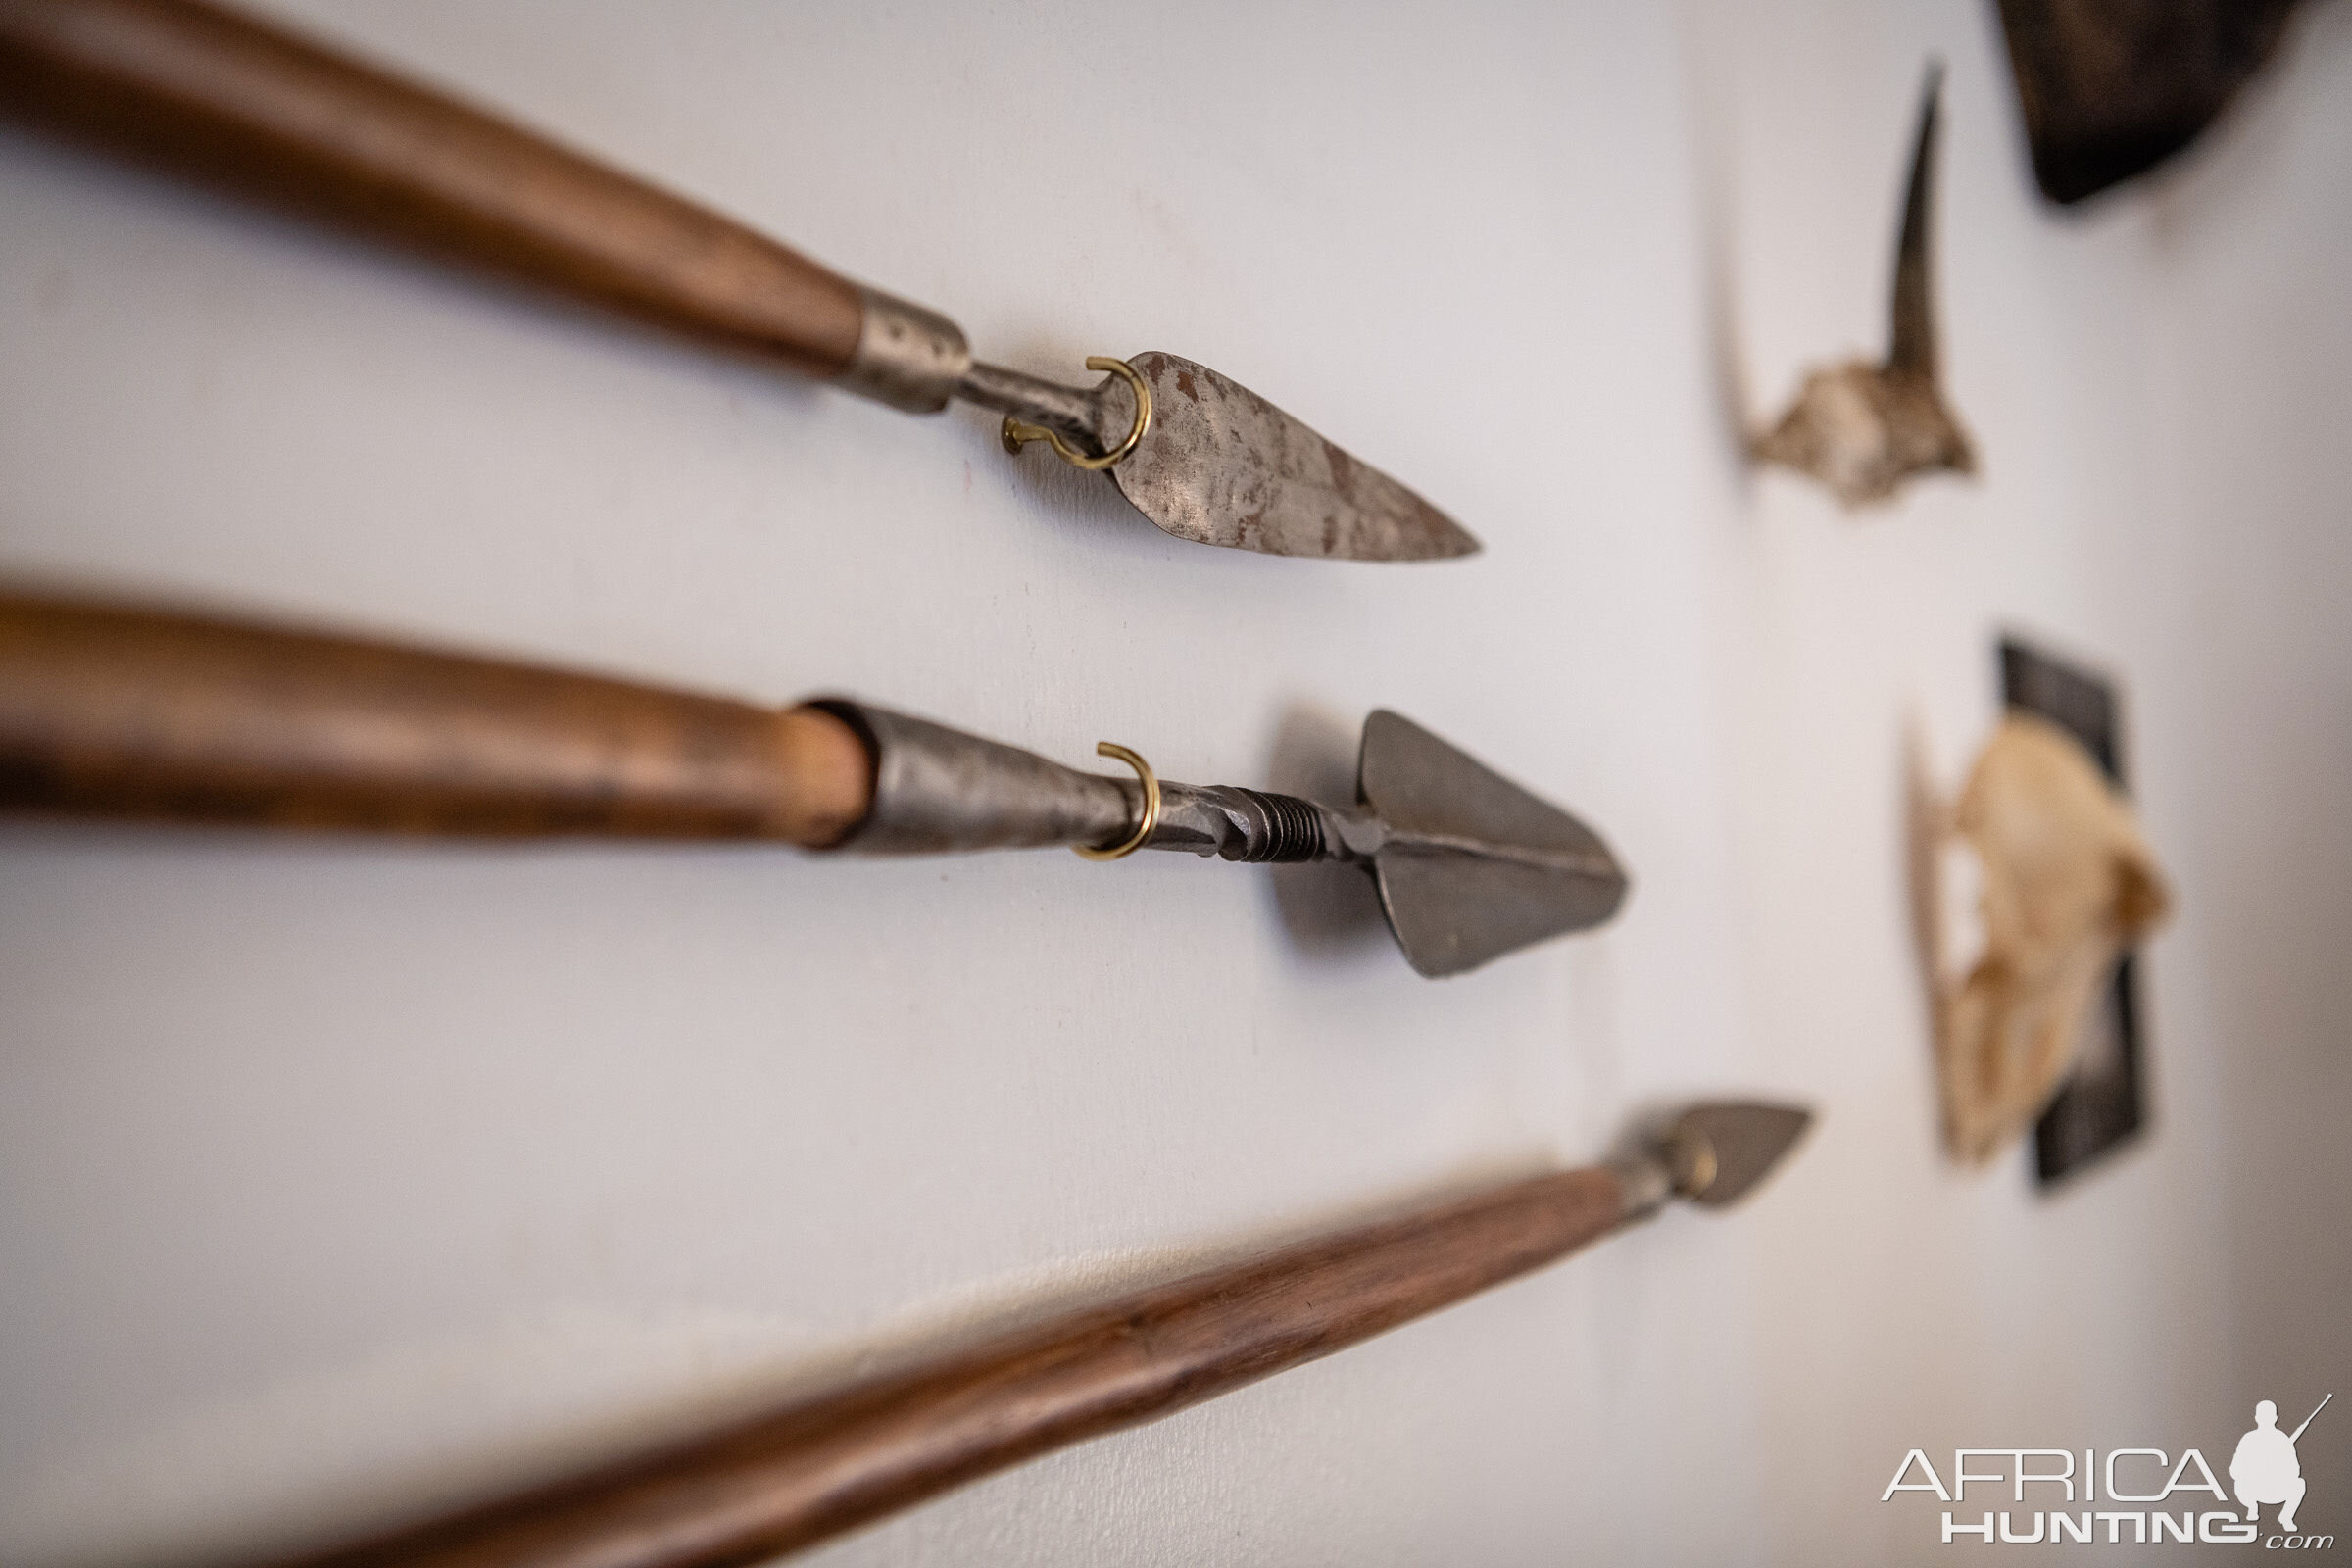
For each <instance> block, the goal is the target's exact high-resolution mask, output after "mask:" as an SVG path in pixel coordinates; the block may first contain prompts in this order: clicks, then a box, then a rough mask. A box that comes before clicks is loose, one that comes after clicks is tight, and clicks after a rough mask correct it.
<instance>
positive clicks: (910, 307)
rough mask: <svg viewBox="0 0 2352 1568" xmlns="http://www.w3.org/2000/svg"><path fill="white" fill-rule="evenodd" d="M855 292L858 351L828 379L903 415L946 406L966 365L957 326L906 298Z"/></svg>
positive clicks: (968, 353) (967, 354)
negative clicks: (859, 305) (859, 312)
mask: <svg viewBox="0 0 2352 1568" xmlns="http://www.w3.org/2000/svg"><path fill="white" fill-rule="evenodd" d="M858 293H859V295H860V296H861V297H862V298H863V300H864V302H865V316H864V319H863V320H862V321H860V322H859V324H858V352H857V353H855V354H853V355H852V356H850V363H849V367H848V368H846V369H844V370H843V371H842V372H841V373H840V374H839V375H837V376H835V377H834V378H833V380H834V384H836V385H837V386H842V387H846V388H848V389H849V390H850V391H852V392H856V393H858V395H860V396H861V397H869V398H872V399H874V400H875V401H876V402H877V403H887V404H889V405H890V406H891V407H892V408H894V409H905V410H906V411H907V413H909V414H937V413H938V412H939V411H940V410H942V409H944V408H946V407H947V406H948V400H949V399H950V398H953V397H954V396H955V395H956V388H957V387H958V386H960V385H962V383H963V378H964V374H965V372H967V371H969V370H970V369H971V368H972V350H971V345H969V344H968V343H966V342H964V340H963V328H961V327H959V326H957V325H956V323H955V322H954V321H951V320H949V319H947V318H946V317H944V316H942V315H940V314H939V313H938V312H937V311H933V310H927V309H925V308H924V307H922V306H920V305H916V304H914V303H912V302H911V301H907V300H903V299H898V298H896V297H894V296H892V295H889V294H884V293H882V292H880V291H879V290H876V289H870V288H860V289H859V290H858Z"/></svg>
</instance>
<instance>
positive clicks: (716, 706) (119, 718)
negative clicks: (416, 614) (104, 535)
mask: <svg viewBox="0 0 2352 1568" xmlns="http://www.w3.org/2000/svg"><path fill="white" fill-rule="evenodd" d="M871 787H872V779H871V764H870V762H869V760H868V759H867V757H866V752H865V746H864V743H863V742H862V741H860V740H859V739H858V735H857V734H856V732H854V731H853V730H852V729H851V728H850V727H849V726H848V725H847V724H845V723H843V722H842V721H841V720H840V719H838V718H835V717H834V716H833V715H832V714H830V713H826V712H823V711H818V710H816V709H810V708H795V709H788V710H785V711H774V710H771V709H763V708H757V707H754V706H752V705H751V704H748V703H738V702H729V701H726V700H724V699H720V698H713V697H705V696H697V695H693V694H690V693H685V692H676V691H664V690H662V689H660V688H657V687H651V686H641V685H636V684H633V683H630V682H627V681H619V680H610V679H605V678H603V677H600V676H594V675H581V674H573V673H568V672H564V671H559V670H551V669H541V668H535V667H532V666H530V665H524V664H512V663H504V662H492V661H488V660H480V659H466V658H461V657H457V656H454V655H448V654H435V653H425V652H419V651H417V650H415V649H407V648H398V647H393V646H390V645H386V644H380V643H370V642H364V641H358V640H354V639H351V638H343V637H326V636H319V635H313V634H309V633H301V632H291V631H279V630H270V629H265V628H257V627H251V626H240V625H232V624H227V623H223V622H219V621H210V620H200V619H195V618H191V617H188V616H183V615H172V614H162V613H153V612H148V611H136V610H122V609H110V608H100V607H92V606H87V605H75V604H67V603H60V602H51V601H43V600H37V599H26V598H8V597H0V809H16V810H32V811H47V812H62V813H71V814H75V815H97V816H128V817H148V818H163V819H172V820H193V821H213V822H245V823H254V824H271V825H282V826H297V827H318V828H343V829H366V830H372V831H392V832H415V833H474V834H492V835H528V834H556V833H594V834H620V835H630V836H650V837H668V838H758V839H781V840H785V841H787V842H789V843H793V844H799V845H803V846H805V847H808V848H811V849H815V848H822V847H823V846H826V845H829V844H832V843H835V842H837V841H838V840H839V839H840V838H841V837H842V836H843V835H844V834H846V833H847V832H848V831H849V830H850V829H851V828H852V827H854V826H855V825H856V824H857V823H858V820H859V819H860V818H861V817H863V816H864V814H865V810H866V804H867V800H868V796H869V792H870V790H871Z"/></svg>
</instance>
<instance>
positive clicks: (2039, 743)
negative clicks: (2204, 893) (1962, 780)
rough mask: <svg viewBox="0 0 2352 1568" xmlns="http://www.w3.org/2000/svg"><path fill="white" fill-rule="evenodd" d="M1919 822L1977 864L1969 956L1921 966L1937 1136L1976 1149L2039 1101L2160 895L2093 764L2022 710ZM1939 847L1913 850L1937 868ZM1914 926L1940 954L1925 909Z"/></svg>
mask: <svg viewBox="0 0 2352 1568" xmlns="http://www.w3.org/2000/svg"><path fill="white" fill-rule="evenodd" d="M1932 833H1933V835H1934V837H1935V838H1936V846H1935V847H1938V848H1944V849H1949V848H1951V847H1953V846H1954V845H1957V846H1959V847H1961V848H1963V849H1964V850H1965V851H1967V852H1969V853H1970V855H1971V856H1972V857H1973V858H1974V860H1975V862H1976V865H1977V868H1978V870H1979V872H1980V875H1981V878H1982V899H1981V904H1980V908H1981V913H1982V919H1983V927H1984V945H1983V949H1982V952H1981V954H1980V955H1979V956H1977V957H1976V958H1975V961H1974V962H1973V963H1972V964H1969V965H1967V966H1966V972H1965V973H1964V974H1963V973H1960V972H1958V968H1957V966H1947V962H1944V961H1939V962H1937V963H1936V965H1935V967H1934V970H1933V974H1934V978H1933V986H1934V990H1935V998H1934V1002H1935V1032H1936V1058H1937V1078H1938V1081H1939V1083H1940V1086H1941V1092H1942V1100H1943V1125H1944V1137H1945V1141H1946V1142H1947V1144H1948V1145H1949V1147H1950V1149H1951V1152H1952V1153H1953V1155H1954V1156H1955V1157H1957V1158H1959V1159H1962V1160H1966V1161H1969V1162H1971V1163H1982V1162H1983V1161H1985V1160H1986V1159H1988V1158H1990V1157H1991V1156H1992V1155H1993V1154H1994V1153H1996V1152H1999V1151H2000V1150H2002V1149H2004V1148H2006V1147H2007V1146H2008V1145H2009V1144H2010V1142H2011V1141H2012V1140H2014V1139H2015V1138H2017V1137H2018V1136H2019V1135H2020V1134H2021V1133H2023V1132H2024V1131H2025V1129H2026V1128H2027V1127H2028V1126H2029V1125H2031V1124H2032V1122H2033V1121H2034V1118H2035V1117H2036V1116H2038V1115H2040V1114H2041V1112H2042V1111H2043V1110H2044V1109H2045V1108H2047V1106H2048V1104H2049V1103H2050V1100H2051V1097H2052V1096H2054V1095H2055V1094H2056V1093H2057V1092H2058V1089H2059V1087H2060V1086H2061V1085H2062V1084H2063V1083H2064V1082H2065V1079H2066V1077H2067V1074H2068V1072H2069V1071H2070V1070H2071V1069H2072V1068H2073V1067H2074V1065H2075V1061H2076V1055H2077V1051H2078V1046H2079V1043H2080V1042H2081V1040H2082V1037H2083V1025H2084V1023H2085V1020H2086V1018H2087V1017H2088V1014H2089V1012H2090V1009H2091V1006H2092V1005H2093V1004H2094V1003H2095V1002H2096V1000H2097V998H2098V996H2099V992H2100V989H2101V987H2102V986H2103V985H2104V984H2105V982H2106V980H2107V976H2108V974H2109V972H2110V971H2111V970H2112V969H2113V967H2114V965H2115V961H2116V959H2117V958H2118V957H2119V956H2121V955H2122V954H2123V952H2124V951H2125V950H2126V949H2127V948H2129V947H2131V946H2132V945H2133V944H2134V943H2136V942H2137V941H2138V940H2139V939H2140V938H2141V937H2143V936H2145V935H2146V934H2147V933H2148V932H2149V931H2151V930H2152V929H2154V928H2155V926H2156V925H2157V924H2158V922H2160V921H2161V920H2162V919H2163V918H2164V917H2165V915H2166V913H2167V912H2168V908H2169V906H2170V903H2171V899H2170V895H2169V894H2168V893H2167V891H2166V888H2165V883H2164V878H2163V875H2162V873H2161V872H2160V871H2159V870H2158V869H2157V866H2156V860H2155V857H2154V855H2153V854H2152V853H2151V852H2150V851H2149V849H2148V846H2147V844H2146V842H2145V841H2144V840H2143V839H2142V838H2141V837H2140V832H2139V826H2138V823H2137V822H2136V821H2135V820H2134V819H2133V817H2132V814H2131V807H2130V806H2129V805H2128V804H2127V803H2126V802H2125V801H2124V800H2123V798H2122V797H2121V796H2119V795H2118V794H2117V793H2116V792H2115V790H2114V789H2113V788H2112V787H2111V786H2110V785H2109V784H2108V782H2107V780H2106V778H2105V776H2104V775H2102V774H2101V773H2100V771H2099V768H2098V764H2097V763H2096V762H2095V761H2093V760H2091V758H2090V755H2089V754H2088V753H2087V752H2085V751H2084V750H2083V749H2082V745H2081V744H2080V743H2079V742H2077V741H2076V740H2075V739H2074V738H2073V737H2072V736H2070V735H2069V734H2067V733H2066V732H2065V731H2064V730H2062V729H2060V728H2058V727H2057V726H2056V725H2054V724H2052V723H2050V722H2048V721H2047V720H2045V719H2041V718H2036V717H2033V716H2031V715H2029V714H2024V713H2014V712H2013V713H2011V714H2010V715H2009V716H2008V717H2007V718H2005V719H2003V720H2002V722H2001V725H2000V728H1999V729H1998V730H1996V731H1995V732H1994V734H1993V737H1992V739H1991V741H1990V742H1988V743H1987V744H1986V745H1985V750H1984V751H1983V753H1981V754H1980V755H1979V756H1978V758H1977V761H1976V765H1975V767H1974V768H1973V769H1972V770H1971V771H1970V774H1969V778H1968V783H1967V786H1966V788H1965V789H1964V790H1963V791H1962V792H1961V795H1960V799H1959V801H1958V803H1957V804H1956V805H1955V806H1954V807H1953V809H1951V810H1950V811H1949V812H1948V814H1945V815H1944V816H1943V817H1942V819H1941V820H1940V821H1937V822H1936V823H1934V824H1933V826H1932ZM1943 861H1944V857H1942V856H1938V855H1928V856H1924V857H1923V858H1922V862H1921V863H1922V865H1923V867H1925V868H1927V870H1928V874H1929V875H1930V876H1931V877H1932V878H1935V877H1940V876H1941V875H1942V874H1943V873H1942V871H1941V869H1940V867H1941V866H1942V864H1943ZM1926 891H1929V892H1930V893H1931V894H1932V895H1933V894H1934V893H1935V892H1936V890H1935V889H1929V890H1926ZM1942 904H1943V900H1941V899H1940V898H1936V897H1931V898H1930V900H1928V901H1927V906H1928V907H1931V908H1933V907H1941V906H1942ZM1928 935H1929V940H1930V943H1931V947H1932V949H1933V950H1935V953H1936V957H1937V958H1938V959H1948V955H1947V954H1946V953H1945V952H1944V951H1943V950H1945V949H1947V948H1948V946H1949V944H1948V943H1947V942H1946V941H1945V940H1944V939H1943V937H1942V935H1941V933H1939V932H1937V931H1936V929H1935V928H1934V925H1933V923H1931V927H1930V930H1929V933H1928Z"/></svg>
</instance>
